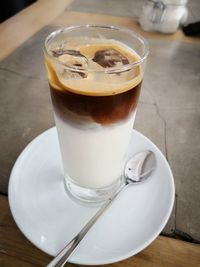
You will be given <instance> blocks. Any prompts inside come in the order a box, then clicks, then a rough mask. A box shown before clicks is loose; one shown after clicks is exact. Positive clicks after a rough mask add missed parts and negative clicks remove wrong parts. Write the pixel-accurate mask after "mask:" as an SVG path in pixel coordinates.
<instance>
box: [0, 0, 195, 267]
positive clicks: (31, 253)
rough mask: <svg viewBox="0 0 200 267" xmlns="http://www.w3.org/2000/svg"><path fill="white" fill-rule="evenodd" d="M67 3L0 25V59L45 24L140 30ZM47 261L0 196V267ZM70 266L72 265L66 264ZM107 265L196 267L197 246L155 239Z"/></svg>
mask: <svg viewBox="0 0 200 267" xmlns="http://www.w3.org/2000/svg"><path fill="white" fill-rule="evenodd" d="M71 2H72V0H51V1H48V0H40V1H38V2H37V3H35V4H33V5H31V6H30V7H28V8H26V9H25V10H23V11H21V12H20V13H19V14H17V15H15V16H14V17H12V18H10V19H9V20H7V21H5V22H4V23H2V24H0V35H1V41H0V60H2V59H4V58H6V57H7V56H8V55H9V54H11V53H12V52H13V51H14V50H15V49H16V48H17V47H19V46H20V45H22V44H23V43H24V42H25V41H26V40H28V39H29V38H30V37H31V36H32V35H33V34H34V33H36V32H37V31H39V30H40V29H41V28H43V27H44V26H46V25H54V26H63V25H70V24H80V23H109V24H118V25H122V26H125V27H128V28H131V29H134V30H136V31H138V32H141V31H142V30H141V29H140V28H139V26H138V24H137V22H135V21H134V20H133V19H130V18H125V17H114V16H106V15H97V14H86V13H79V12H68V11H65V10H64V9H65V8H66V7H67V5H69V4H70V3H71ZM19 31H20V33H21V34H20V38H19V34H18V33H19ZM142 34H143V36H144V37H147V38H152V39H160V38H161V36H160V35H159V34H156V33H146V32H142ZM162 39H163V40H179V41H182V42H187V43H190V42H191V43H194V42H199V41H198V40H195V39H193V38H188V37H185V36H184V35H183V34H182V32H180V31H178V32H177V33H176V34H174V35H168V36H162ZM50 260H51V257H50V256H48V255H46V254H45V253H43V252H41V251H40V250H38V249H37V248H36V247H34V246H33V245H32V244H31V243H30V242H29V241H28V240H27V239H26V238H25V237H24V236H23V234H22V233H21V232H20V231H19V229H18V228H17V226H16V224H15V222H14V220H13V218H12V216H11V213H10V209H9V206H8V199H7V196H5V195H0V266H2V267H12V266H15V267H18V266H20V267H23V266H26V267H31V266H45V265H46V264H47V263H48V262H49V261H50ZM70 265H72V264H68V266H70ZM110 266H140V267H143V266H145V267H148V266H152V267H158V266H160V267H161V266H162V267H165V266H166V267H167V266H170V267H171V266H175V267H181V266H190V267H192V266H194V267H197V266H200V246H199V245H197V244H192V243H187V242H183V241H180V240H176V239H172V238H169V237H164V236H159V237H158V238H157V239H156V240H155V241H154V242H153V243H152V244H151V245H150V246H149V247H147V248H146V249H145V250H143V251H142V252H140V253H139V254H137V255H136V256H134V257H131V258H129V259H127V260H125V261H123V262H119V263H115V264H113V265H110Z"/></svg>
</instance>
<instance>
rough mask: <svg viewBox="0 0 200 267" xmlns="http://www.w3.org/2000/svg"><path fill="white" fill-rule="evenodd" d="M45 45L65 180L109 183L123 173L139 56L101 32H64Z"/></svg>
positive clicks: (82, 185)
mask: <svg viewBox="0 0 200 267" xmlns="http://www.w3.org/2000/svg"><path fill="white" fill-rule="evenodd" d="M46 49H47V53H46V56H45V62H46V66H47V71H48V78H49V85H50V90H51V97H52V103H53V106H54V112H55V121H56V126H57V131H58V136H59V142H60V149H61V154H62V160H63V166H64V171H65V178H66V183H67V186H68V187H70V186H75V187H76V186H77V187H78V188H85V189H87V190H93V189H94V190H101V189H103V188H106V187H109V186H112V185H114V184H116V182H118V181H119V180H120V177H121V176H122V173H123V167H124V163H125V162H124V161H125V159H126V152H127V149H128V144H129V141H130V136H131V129H132V126H133V123H134V119H135V115H136V109H137V103H138V98H139V94H140V87H141V82H142V77H143V69H142V67H141V64H137V63H138V62H140V60H141V56H140V55H139V54H138V53H137V52H136V51H135V50H134V49H133V48H132V47H129V46H128V45H126V44H124V43H123V42H121V41H119V40H115V39H108V38H104V37H103V36H100V37H99V38H96V37H86V36H71V37H68V38H67V37H66V38H64V36H62V38H56V40H55V41H53V42H50V44H48V46H47V47H46Z"/></svg>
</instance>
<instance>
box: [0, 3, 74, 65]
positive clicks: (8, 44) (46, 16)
mask: <svg viewBox="0 0 200 267" xmlns="http://www.w3.org/2000/svg"><path fill="white" fill-rule="evenodd" d="M71 2H72V0H40V1H37V2H35V3H34V4H32V5H30V6H29V7H27V8H25V9H23V10H22V11H21V12H19V13H18V14H16V15H15V16H13V17H11V18H10V19H8V20H6V21H5V22H3V23H1V24H0V35H1V39H0V60H2V59H4V58H5V57H6V56H8V55H9V54H10V53H11V52H12V51H14V50H15V49H16V48H17V47H19V46H20V45H21V44H23V43H24V42H25V41H26V40H27V39H29V38H30V37H31V36H32V35H33V34H34V33H36V32H37V31H39V30H40V29H41V28H43V27H44V26H46V25H48V24H49V23H50V22H51V21H52V20H53V19H55V18H56V17H57V16H58V15H59V14H61V13H62V12H63V11H64V9H65V8H66V7H67V6H68V5H69V4H70V3H71Z"/></svg>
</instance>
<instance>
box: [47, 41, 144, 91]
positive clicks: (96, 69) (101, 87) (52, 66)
mask: <svg viewBox="0 0 200 267" xmlns="http://www.w3.org/2000/svg"><path fill="white" fill-rule="evenodd" d="M78 41H80V40H73V39H72V40H71V41H68V42H67V44H63V45H62V47H63V48H62V49H71V50H77V51H79V52H80V53H81V55H83V56H85V57H86V58H87V60H88V64H87V66H83V70H82V72H83V73H85V77H84V78H83V77H81V75H74V77H70V75H69V77H67V74H66V73H67V68H66V70H65V72H66V73H65V75H62V68H63V72H64V67H65V66H64V65H65V64H66V66H70V65H71V64H70V56H68V55H65V54H64V55H61V56H59V57H57V58H55V59H56V60H50V59H49V58H47V57H46V65H47V69H48V75H49V83H50V84H51V86H52V87H54V88H55V89H58V90H67V91H70V92H73V93H76V94H81V95H92V96H106V95H114V94H120V93H122V92H125V91H128V90H130V89H132V88H134V87H135V86H137V85H138V84H139V83H140V82H141V80H142V73H141V70H140V68H141V67H140V66H136V67H134V68H131V69H130V70H126V71H122V72H120V71H119V70H120V69H121V70H123V69H124V67H125V68H126V65H122V64H116V65H115V66H113V68H112V69H114V68H115V69H117V72H116V73H111V74H109V73H107V72H109V70H110V69H111V68H110V67H106V68H104V67H102V66H101V65H99V64H98V63H96V62H94V61H93V58H94V57H95V53H96V52H98V51H102V50H103V51H105V50H109V49H114V50H116V51H118V52H119V53H120V54H121V55H123V56H124V57H125V58H127V60H128V63H134V62H137V61H139V60H140V57H139V55H138V54H136V52H135V51H133V50H132V49H131V48H129V47H128V46H125V45H124V44H122V43H120V42H119V41H114V40H109V41H108V40H103V39H100V40H99V39H91V40H90V39H87V40H84V41H85V44H84V43H83V44H80V45H77V44H76V43H78ZM95 41H96V42H98V43H95ZM57 47H58V43H56V44H55V43H54V44H53V45H52V46H50V47H49V53H50V54H51V51H53V50H54V49H56V48H57ZM59 47H60V46H59ZM77 59H78V57H77ZM73 60H74V59H73V56H72V61H73ZM59 62H60V63H59ZM72 63H73V62H72ZM62 65H63V66H62ZM72 67H73V68H74V67H76V68H77V73H78V68H79V66H73V65H72ZM84 67H85V69H84ZM87 69H89V71H88V70H87ZM68 71H69V72H70V70H68ZM74 74H76V71H74Z"/></svg>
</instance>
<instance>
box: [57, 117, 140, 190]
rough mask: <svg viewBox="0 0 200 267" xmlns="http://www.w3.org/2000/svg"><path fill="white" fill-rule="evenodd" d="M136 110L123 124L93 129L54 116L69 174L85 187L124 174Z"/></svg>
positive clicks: (101, 184) (92, 186)
mask: <svg viewBox="0 0 200 267" xmlns="http://www.w3.org/2000/svg"><path fill="white" fill-rule="evenodd" d="M135 113H136V112H135ZM135 113H134V114H133V115H132V116H131V117H130V118H129V119H128V120H125V121H122V122H120V123H117V124H114V125H111V126H101V125H99V124H96V127H94V128H90V129H86V128H84V129H81V128H76V126H73V125H70V124H67V123H65V122H63V121H62V120H61V119H60V118H59V117H57V116H56V115H55V121H56V126H57V131H58V135H59V142H60V148H61V154H62V160H63V166H64V171H65V175H66V177H67V178H68V179H69V178H70V179H71V181H72V182H73V183H75V184H77V185H78V186H81V187H86V188H103V187H106V186H108V185H111V184H112V183H114V182H115V181H117V180H118V179H119V178H120V177H121V175H122V173H123V169H124V164H125V158H126V152H127V149H128V144H129V141H130V136H131V131H132V127H133V123H134V120H135ZM94 125H95V124H94Z"/></svg>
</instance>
